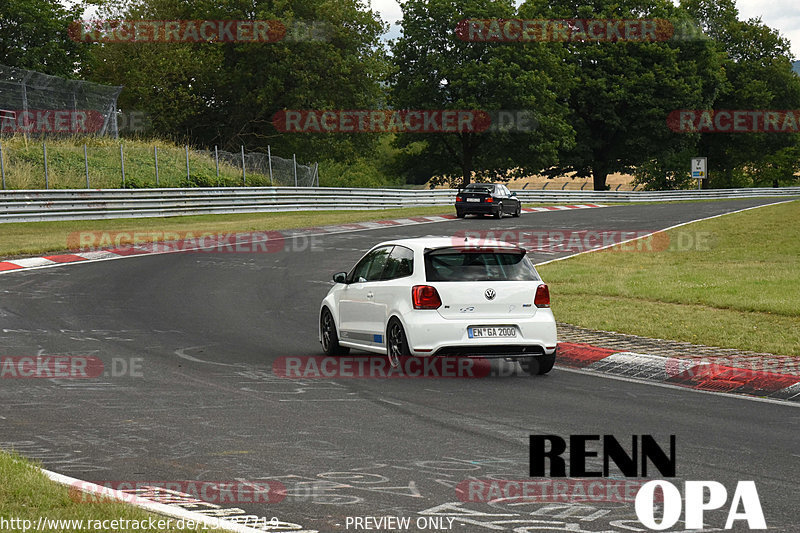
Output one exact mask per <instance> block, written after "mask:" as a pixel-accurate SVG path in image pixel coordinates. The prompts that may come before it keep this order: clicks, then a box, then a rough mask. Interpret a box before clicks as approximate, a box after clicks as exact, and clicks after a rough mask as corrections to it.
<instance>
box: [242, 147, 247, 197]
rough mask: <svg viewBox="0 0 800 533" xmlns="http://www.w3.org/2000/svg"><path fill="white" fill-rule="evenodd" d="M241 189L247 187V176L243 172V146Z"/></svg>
mask: <svg viewBox="0 0 800 533" xmlns="http://www.w3.org/2000/svg"><path fill="white" fill-rule="evenodd" d="M242 187H247V176H246V175H245V172H244V145H242Z"/></svg>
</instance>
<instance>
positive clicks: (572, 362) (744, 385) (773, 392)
mask: <svg viewBox="0 0 800 533" xmlns="http://www.w3.org/2000/svg"><path fill="white" fill-rule="evenodd" d="M556 363H557V364H559V365H561V366H565V367H567V368H575V369H580V370H586V371H590V372H599V373H603V374H610V375H615V376H621V377H626V378H631V379H637V380H643V381H653V382H658V383H665V384H670V385H677V386H679V387H686V388H690V389H695V390H702V391H710V392H721V393H730V394H744V395H748V396H756V397H760V398H769V399H773V400H789V401H792V402H800V375H793V374H781V373H777V372H768V371H762V370H752V369H746V368H737V367H733V366H726V365H720V364H716V363H710V362H707V361H694V360H692V359H680V358H674V357H663V356H660V355H649V354H640V353H635V352H624V351H618V350H613V349H610V348H601V347H598V346H592V345H590V344H578V343H568V342H562V343H559V344H558V356H557V359H556Z"/></svg>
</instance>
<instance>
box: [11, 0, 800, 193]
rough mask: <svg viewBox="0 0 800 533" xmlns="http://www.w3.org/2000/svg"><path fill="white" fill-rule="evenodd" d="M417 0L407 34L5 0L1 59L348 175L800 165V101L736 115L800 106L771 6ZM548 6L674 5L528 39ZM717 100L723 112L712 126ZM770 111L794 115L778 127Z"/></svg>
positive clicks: (336, 11)
mask: <svg viewBox="0 0 800 533" xmlns="http://www.w3.org/2000/svg"><path fill="white" fill-rule="evenodd" d="M95 3H96V5H94V4H95ZM402 10H403V18H402V20H401V21H400V23H399V24H400V30H401V32H400V36H399V37H398V38H397V39H394V40H391V41H385V40H384V39H383V35H384V34H385V33H386V31H387V30H388V26H387V24H386V23H384V22H383V21H382V20H381V18H380V16H379V14H378V13H376V12H375V11H373V10H371V9H370V8H369V7H368V5H366V4H365V3H364V2H362V1H360V0H302V1H301V0H280V1H279V0H247V1H244V0H228V1H226V2H219V1H218V0H197V1H193V2H183V1H181V0H146V1H144V0H108V1H105V2H102V3H99V2H94V0H85V3H83V4H76V5H74V6H73V7H69V8H68V7H64V6H63V5H62V4H61V3H60V2H59V1H57V0H6V2H4V3H3V4H2V6H0V63H4V64H8V65H10V66H15V67H21V68H29V69H33V70H38V71H41V72H45V73H48V74H54V75H59V76H65V77H72V78H80V79H86V80H90V81H95V82H99V83H108V84H114V85H124V86H125V88H124V90H123V92H122V93H121V95H120V98H119V102H118V103H119V107H120V109H122V110H123V111H132V110H135V111H139V112H145V113H147V114H148V116H149V117H150V125H151V131H150V134H151V135H153V136H158V137H161V138H172V139H175V140H178V141H180V142H189V143H191V144H193V145H197V146H204V147H208V146H214V145H219V146H220V148H232V149H238V147H239V146H240V145H244V146H245V147H246V148H247V149H248V150H263V149H265V148H266V146H267V145H269V146H271V147H272V150H273V151H274V152H275V153H298V154H303V157H304V158H305V159H309V160H321V161H327V162H329V165H328V166H329V167H330V168H337V169H339V171H340V172H341V173H342V175H343V176H344V175H345V174H347V173H348V172H350V173H356V174H358V173H361V174H363V175H365V176H366V175H372V176H385V177H386V179H387V180H389V181H390V182H391V180H392V179H397V178H395V177H399V178H400V179H401V180H402V181H405V182H407V183H425V182H427V181H428V180H429V179H430V178H431V177H435V176H438V177H439V179H440V180H445V181H449V182H450V183H451V184H458V183H462V184H463V183H466V182H468V181H470V180H499V181H504V180H508V179H510V178H512V177H517V176H523V175H531V174H545V175H547V176H557V175H563V174H565V173H573V175H574V176H576V177H582V178H589V177H590V178H592V180H593V183H594V188H595V190H603V189H605V188H606V177H607V176H608V175H609V174H611V173H614V172H626V173H632V174H633V175H634V176H635V180H636V182H637V183H639V184H641V185H642V186H643V187H645V188H649V189H670V188H684V187H687V186H691V184H692V183H694V181H693V180H692V179H691V175H690V172H689V160H690V158H691V157H693V156H706V157H708V162H709V169H708V170H709V175H710V179H708V180H706V181H705V182H704V186H706V187H715V188H719V187H739V186H753V185H756V186H779V185H790V184H796V183H798V179H797V177H796V174H797V173H798V171H800V134H799V133H798V131H800V125H799V126H797V127H796V128H795V129H792V127H791V124H789V125H788V126H787V125H786V120H788V118H793V115H792V117H788V116H785V115H780V116H778V115H775V116H774V117H771V116H770V115H768V114H767V115H766V119H765V118H764V117H762V118H761V123H760V126H758V127H755V128H752V129H747V128H745V129H740V130H738V131H731V130H730V128H729V129H728V130H725V129H720V128H719V125H720V123H721V121H722V120H723V119H724V120H725V121H726V122H725V123H726V124H731V123H732V121H734V119H735V120H737V121H738V120H739V118H740V117H739V115H736V116H735V117H734V116H733V115H732V114H731V113H732V112H733V111H734V110H742V111H745V112H747V111H752V112H756V111H769V110H774V111H783V112H785V111H787V110H800V77H798V75H797V74H796V73H794V72H793V71H792V61H791V60H792V57H791V52H790V43H789V41H788V40H787V39H785V38H784V37H782V36H781V35H780V34H779V33H778V32H777V31H776V30H774V29H772V28H769V27H768V26H766V25H765V24H764V23H763V22H762V21H761V20H760V19H750V20H741V19H740V16H739V13H738V10H737V9H736V6H735V1H734V0H682V1H681V2H680V5H677V6H676V5H675V4H673V2H671V1H670V0H648V1H644V0H614V1H612V0H597V1H595V2H591V3H587V4H586V5H581V4H580V3H576V2H574V1H571V0H547V1H546V0H526V1H524V2H523V3H522V4H521V5H519V6H516V4H515V2H514V1H513V0H406V1H405V2H403V3H402ZM87 13H91V14H92V15H91V16H89V15H87ZM87 18H91V19H101V20H151V21H157V20H160V21H175V20H195V21H201V20H214V21H229V20H257V21H264V20H266V21H280V22H279V24H278V26H280V27H281V32H282V33H281V37H282V38H281V39H279V40H274V41H264V40H262V41H258V40H253V41H250V42H243V41H238V42H237V41H222V42H211V43H209V42H198V41H186V42H175V41H172V42H114V41H102V40H101V41H100V42H90V41H89V40H83V39H81V38H80V37H78V38H76V35H75V21H79V20H82V19H87ZM545 20H550V21H573V22H574V21H606V23H608V21H616V20H628V21H637V20H639V21H641V20H645V21H657V24H656V23H655V22H654V24H655V25H654V26H653V27H651V28H649V31H652V32H654V33H653V34H652V35H656V36H657V38H655V39H638V40H637V39H619V38H617V36H618V35H619V31H621V30H620V28H618V27H616V26H614V27H613V28H611V29H609V30H608V31H609V32H611V31H612V30H613V31H614V32H616V34H615V35H616V36H615V37H614V38H613V39H611V38H609V39H584V38H581V39H569V38H567V39H563V38H550V39H541V38H538V39H537V38H534V39H528V40H525V39H518V38H516V39H515V38H514V36H516V35H519V33H518V30H519V28H521V27H522V26H521V23H520V22H519V21H545ZM470 21H473V22H472V24H473V26H469V24H470ZM490 21H494V24H495V26H494V27H491V25H490ZM497 21H501V26H500V28H501V29H502V28H506V30H505V33H503V31H498V29H497V28H498V27H497ZM502 21H506V22H505V24H506V26H502ZM508 21H513V22H512V24H511V25H508ZM465 24H466V26H465ZM475 24H477V26H475ZM664 24H666V26H665V25H664ZM482 25H483V26H482ZM476 28H477V30H476ZM508 28H512V29H514V31H516V32H517V33H514V32H509V31H508ZM562 29H563V28H562ZM473 30H476V33H474V34H471V35H470V36H466V37H465V32H466V31H473ZM580 30H581V31H587V32H588V30H586V29H585V28H583V27H581V28H580ZM666 30H668V31H669V32H670V33H669V35H664V34H663V32H664V31H666ZM573 31H575V28H574V27H573ZM481 32H483V33H481ZM609 35H611V33H609ZM509 36H510V37H511V38H508V37H509ZM286 110H481V111H485V112H487V113H488V115H490V116H494V117H496V116H498V115H497V113H500V112H503V111H509V112H511V111H513V112H518V111H520V110H523V111H525V112H526V113H528V116H532V117H533V120H532V124H534V126H535V127H527V128H505V129H504V128H490V130H489V131H477V130H475V129H470V130H464V131H436V132H427V133H424V134H423V133H419V132H413V131H404V130H398V131H371V132H366V133H364V132H354V131H336V132H321V131H313V132H304V133H297V132H293V131H287V130H286V129H285V128H283V127H280V126H276V123H275V120H274V118H275V117H276V116H278V115H281V113H285V112H286ZM710 110H715V111H716V113H717V114H716V115H715V114H714V113H711V112H710ZM681 111H684V114H683V115H681V114H680V113H681ZM690 111H694V112H696V113H695V114H694V115H687V114H686V113H688V112H690ZM703 111H706V112H707V115H703V114H702V113H701V112H703ZM720 111H721V112H722V114H720ZM725 113H728V115H726V114H725ZM276 114H277V115H276ZM509 116H514V115H513V114H509ZM704 116H705V120H706V122H709V123H710V125H711V126H714V125H716V126H717V128H704V127H703V122H702V121H703V119H704V118H703V117H704ZM748 116H749V120H751V121H753V120H756V121H757V120H758V117H757V116H756V115H755V113H751V115H748ZM748 116H745V117H744V119H743V120H745V119H748ZM687 117H689V118H687ZM698 117H699V120H700V122H697V120H698ZM770 117H771V118H770ZM776 117H777V118H776ZM312 118H313V117H312ZM767 119H769V120H773V119H774V120H773V123H774V124H773V125H777V126H782V127H777V126H776V127H775V128H773V130H772V131H770V130H769V128H768V127H767V128H765V127H764V121H765V120H767ZM715 121H716V122H715ZM778 122H780V124H778ZM687 124H689V125H691V126H692V127H686V126H687ZM736 124H739V122H736ZM698 125H699V127H697V126H698ZM707 125H708V124H707ZM767 126H769V122H767ZM321 168H323V169H324V168H325V164H322V165H321ZM379 181H380V180H379ZM394 183H399V182H397V181H394ZM343 184H344V183H343Z"/></svg>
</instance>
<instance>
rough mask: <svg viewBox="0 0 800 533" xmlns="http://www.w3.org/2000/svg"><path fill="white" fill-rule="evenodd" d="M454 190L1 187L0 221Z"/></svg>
mask: <svg viewBox="0 0 800 533" xmlns="http://www.w3.org/2000/svg"><path fill="white" fill-rule="evenodd" d="M456 192H457V191H456V190H454V189H439V190H403V189H344V188H333V187H237V188H192V189H55V190H54V189H51V190H9V191H0V222H38V221H45V220H92V219H106V218H143V217H161V216H179V215H202V214H224V213H257V212H262V211H305V210H308V211H312V210H340V209H351V210H352V209H391V208H398V207H412V206H432V205H441V206H446V205H452V204H453V202H454V201H455V195H456ZM515 192H516V193H517V197H518V198H519V199H520V200H522V201H523V202H524V203H567V204H576V203H577V204H579V203H604V202H605V203H609V202H625V203H626V202H657V201H670V200H710V199H725V198H759V197H773V196H800V187H783V188H753V189H714V190H684V191H653V192H645V191H560V190H553V191H546V190H545V191H542V190H538V191H533V190H518V191H515Z"/></svg>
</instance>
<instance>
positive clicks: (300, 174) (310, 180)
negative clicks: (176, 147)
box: [198, 150, 319, 187]
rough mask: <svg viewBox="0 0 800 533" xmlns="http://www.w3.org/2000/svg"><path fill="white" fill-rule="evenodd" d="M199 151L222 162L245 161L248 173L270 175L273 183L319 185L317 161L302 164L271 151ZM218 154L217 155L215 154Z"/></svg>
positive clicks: (295, 159) (240, 162) (290, 185)
mask: <svg viewBox="0 0 800 533" xmlns="http://www.w3.org/2000/svg"><path fill="white" fill-rule="evenodd" d="M198 153H201V154H206V155H209V156H211V157H216V158H218V160H219V161H220V162H224V163H227V164H228V165H231V166H235V167H239V168H242V162H244V169H245V179H246V173H247V172H252V173H256V174H261V175H263V176H269V180H270V184H271V185H273V184H274V185H281V186H286V187H314V186H318V185H319V175H318V172H317V164H316V163H307V164H305V165H304V164H301V163H298V162H297V158H296V157H294V156H293V157H292V159H284V158H282V157H278V156H275V155H272V152H271V151H268V152H267V153H266V154H265V153H263V152H244V151H242V152H240V153H235V152H226V151H223V150H215V151H213V152H212V151H198ZM215 154H216V155H215Z"/></svg>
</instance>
